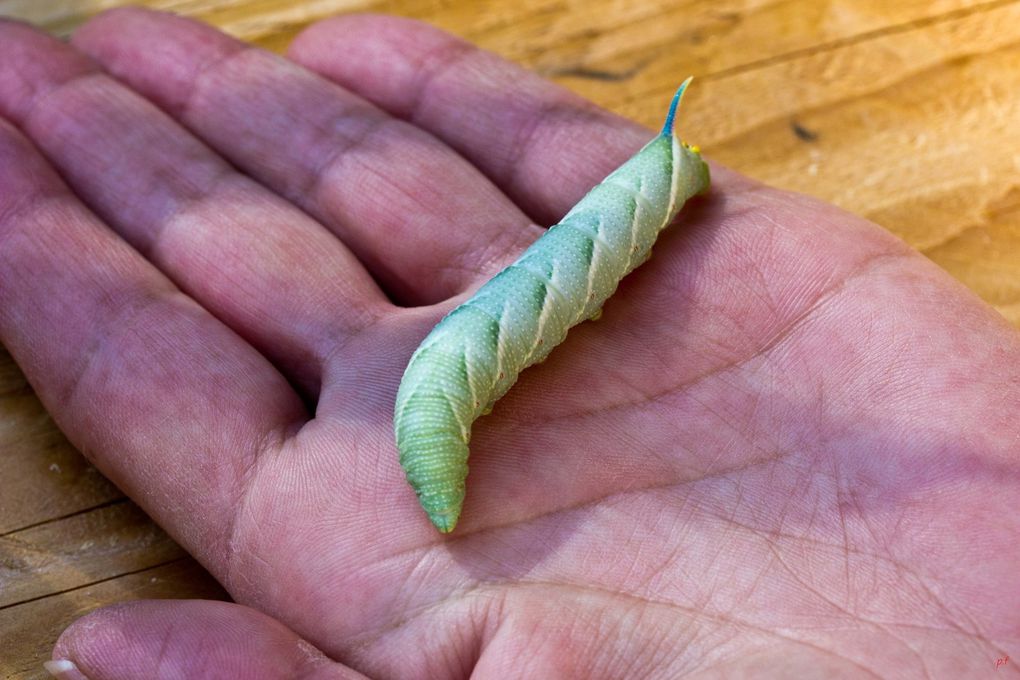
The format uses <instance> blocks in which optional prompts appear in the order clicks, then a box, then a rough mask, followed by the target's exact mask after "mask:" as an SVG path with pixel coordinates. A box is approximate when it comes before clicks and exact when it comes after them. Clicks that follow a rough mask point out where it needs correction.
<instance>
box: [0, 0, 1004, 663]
mask: <svg viewBox="0 0 1020 680" xmlns="http://www.w3.org/2000/svg"><path fill="white" fill-rule="evenodd" d="M123 4H129V3H126V2H122V1H121V0H78V1H74V2H72V1H70V0H0V15H7V16H13V17H19V18H23V19H25V20H28V21H32V22H33V23H36V24H39V25H41V26H44V27H45V28H46V29H47V30H50V31H53V32H54V33H57V34H60V35H66V34H68V33H69V32H70V31H71V30H73V28H74V27H75V26H76V25H78V24H80V23H81V22H82V21H84V20H85V19H87V18H88V17H89V16H91V15H93V14H95V13H96V12H99V11H101V10H103V9H106V8H110V7H115V6H119V5H123ZM132 4H135V3H132ZM140 4H145V5H148V6H150V7H154V8H159V9H167V10H172V11H175V12H178V13H180V14H184V15H187V16H192V17H195V18H197V19H200V20H203V21H206V22H209V23H212V24H214V25H216V26H219V27H221V28H222V29H223V30H225V31H227V32H229V33H231V34H233V35H235V36H238V37H240V38H243V39H245V40H249V41H252V42H254V43H256V44H259V45H261V46H263V47H266V48H268V49H272V50H276V51H282V50H283V49H284V48H285V47H286V45H287V44H288V43H289V42H290V40H291V39H292V38H293V36H294V35H296V34H297V33H298V32H299V31H300V30H301V29H303V28H304V27H305V26H307V25H308V24H310V23H312V22H314V21H316V20H318V19H321V18H324V17H327V16H330V15H333V14H337V13H341V12H348V11H379V12H389V13H394V14H400V15H404V16H409V17H415V18H419V19H423V20H426V21H429V22H431V23H434V24H436V25H438V26H440V27H443V28H445V29H447V30H450V31H452V32H454V33H456V34H458V35H461V36H463V37H465V38H466V39H468V40H471V41H473V42H476V43H478V44H480V45H481V46H483V47H485V48H488V49H491V50H494V51H496V52H498V53H500V54H502V55H504V56H506V57H508V58H510V59H513V60H516V61H518V62H520V63H522V64H524V65H526V66H528V67H530V68H532V69H535V70H537V71H538V72H540V73H542V74H544V75H546V76H548V77H550V78H552V79H554V80H556V81H557V82H560V83H562V84H563V85H565V86H566V87H569V88H571V89H573V90H575V91H577V92H579V93H580V94H582V95H584V96H586V97H588V98H590V99H592V100H594V101H596V102H598V103H599V104H602V105H603V106H606V107H608V108H611V109H613V110H616V111H618V112H620V113H623V114H625V115H628V116H630V117H633V118H635V119H637V120H640V121H642V122H644V123H646V124H648V125H655V124H657V122H658V119H659V117H660V116H661V109H662V105H663V100H664V99H665V98H666V97H668V95H669V93H670V92H672V90H673V88H674V87H675V86H676V83H677V82H678V81H679V80H681V79H682V78H683V77H684V76H686V75H688V74H693V75H694V76H695V77H696V81H695V86H694V87H693V88H692V90H691V92H690V95H689V96H690V101H689V102H688V105H687V106H686V108H685V111H684V112H683V119H682V121H681V130H682V131H683V133H684V136H685V137H686V138H688V139H689V140H690V141H693V142H697V143H699V144H700V145H701V146H702V148H703V149H704V150H705V152H706V154H707V155H709V156H711V157H712V158H714V159H716V160H719V161H721V162H723V163H725V164H726V165H729V166H731V167H733V168H735V169H738V170H740V171H742V172H744V173H746V174H749V175H752V176H754V177H757V178H759V179H761V180H763V181H766V182H768V183H771V184H774V185H778V186H781V187H785V188H788V189H792V190H796V191H801V192H804V193H808V194H812V195H814V196H817V197H819V198H822V199H824V200H827V201H831V202H834V203H837V204H838V205H841V206H843V207H844V208H846V209H848V210H850V211H852V212H856V213H858V214H862V215H865V216H867V217H869V218H871V219H873V220H875V221H876V222H878V223H879V224H881V225H883V226H885V227H886V228H888V229H890V230H892V231H893V232H894V233H896V234H898V235H899V236H901V237H902V238H904V239H905V240H906V241H907V242H909V243H911V244H912V245H914V246H915V247H917V248H919V249H920V250H921V251H922V252H924V253H926V254H927V255H928V256H929V257H931V258H932V259H933V260H934V261H935V262H937V263H939V264H940V265H941V266H943V267H945V268H946V269H947V270H948V271H949V272H950V273H952V274H953V275H954V276H956V277H957V278H959V279H960V280H961V281H963V282H964V283H965V284H966V285H968V286H969V287H970V288H971V289H972V290H974V291H975V292H976V293H977V294H978V295H980V296H982V297H983V298H984V299H985V300H987V301H988V302H989V303H991V304H992V305H993V306H995V308H996V309H998V310H999V311H1000V312H1002V314H1004V315H1005V316H1006V317H1007V318H1008V319H1009V320H1010V321H1011V322H1012V323H1013V324H1015V325H1017V326H1020V180H1018V179H1017V178H1018V177H1020V172H1018V171H1020V135H1017V134H1016V133H1015V129H1014V128H1015V121H1017V120H1020V0H1010V1H1007V0H998V1H991V2H988V1H986V2H978V1H976V0H931V1H927V0H902V1H899V2H894V3H888V2H883V1H880V0H830V1H827V2H816V1H815V0H743V1H739V0H721V1H716V2H713V1H711V0H686V1H677V2H643V1H641V0H588V1H587V2H580V1H577V0H514V1H512V2H511V1H509V0H482V1H478V2H472V3H465V2H452V1H450V0H376V1H372V0H308V1H306V2H293V1H292V0H148V1H147V2H143V3H140ZM2 51H3V46H2V45H0V58H2ZM0 456H2V460H3V480H4V482H5V483H4V484H3V487H2V491H0V677H4V678H36V677H44V675H43V673H42V671H41V667H40V664H41V662H42V660H44V659H45V658H48V654H49V648H50V646H51V645H52V643H53V641H54V640H55V639H56V636H57V635H58V634H59V632H60V630H62V629H63V627H64V626H66V625H67V624H68V623H70V622H71V621H72V620H73V619H74V618H76V617H78V616H80V615H81V614H83V613H85V612H87V611H89V610H90V609H92V608H94V607H97V606H102V605H104V604H108V603H112V602H116V601H119V600H123V599H130V598H138V597H196V596H203V597H225V594H224V593H223V591H222V590H220V589H219V587H218V586H216V584H215V582H214V581H212V579H211V578H210V577H209V576H208V575H207V574H204V572H202V570H201V569H200V567H198V566H197V565H196V564H195V563H194V562H193V561H191V560H190V558H186V557H184V556H183V553H182V552H181V550H180V548H179V547H177V546H176V545H174V544H173V543H172V542H171V541H170V540H169V538H167V537H166V535H165V534H163V532H162V531H160V530H159V529H157V528H156V527H155V526H154V525H152V523H151V522H150V521H149V520H147V519H146V518H145V517H144V516H143V515H142V514H141V513H140V511H138V510H137V508H135V506H134V505H132V504H131V503H130V502H129V501H126V500H124V499H123V497H122V495H121V494H120V493H119V492H118V491H117V490H116V489H115V488H113V486H112V485H110V484H109V483H108V482H106V481H105V480H104V479H103V478H102V476H101V475H99V474H98V473H97V472H96V471H95V470H94V469H93V468H92V467H91V466H89V465H88V464H87V463H86V462H85V461H84V459H82V458H81V456H79V455H78V454H77V453H76V452H75V451H74V449H73V448H72V447H71V446H70V445H69V444H68V443H67V441H66V440H65V439H64V437H63V436H62V435H61V434H60V433H59V431H58V430H57V429H56V428H55V426H54V424H53V422H52V420H51V419H50V417H49V416H48V415H47V414H46V412H45V410H44V409H43V408H42V406H41V405H40V404H39V402H38V400H37V399H36V398H35V396H34V395H33V393H32V390H31V387H30V386H29V385H28V384H27V382H26V381H25V378H24V376H23V375H22V374H21V372H20V371H19V370H18V368H17V367H16V366H15V365H14V363H13V361H12V360H11V359H10V357H9V356H8V355H6V354H5V353H4V352H3V351H2V350H0ZM152 579H155V581H153V580H152Z"/></svg>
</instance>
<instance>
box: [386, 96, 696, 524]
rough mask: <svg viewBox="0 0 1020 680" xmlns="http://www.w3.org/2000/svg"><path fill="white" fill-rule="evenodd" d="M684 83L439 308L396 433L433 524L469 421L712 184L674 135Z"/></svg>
mask: <svg viewBox="0 0 1020 680" xmlns="http://www.w3.org/2000/svg"><path fill="white" fill-rule="evenodd" d="M690 82H691V79H690V78H688V79H687V80H685V81H684V83H683V84H682V85H681V86H680V88H679V89H678V90H677V92H676V94H675V95H674V96H673V100H672V102H671V103H670V107H669V112H668V113H667V114H666V121H665V124H664V125H663V127H662V132H661V133H659V134H658V135H657V136H656V137H655V138H654V139H652V140H651V141H650V142H648V143H647V144H646V145H645V146H644V147H643V148H642V149H641V150H640V151H638V152H637V153H636V154H635V155H634V156H632V157H631V158H630V159H629V160H627V161H626V162H625V163H624V164H623V165H621V166H620V167H619V168H617V169H616V170H614V171H613V172H612V173H610V174H609V176H607V177H606V178H605V179H604V180H603V181H602V182H601V183H599V184H598V185H596V186H595V187H594V188H593V189H592V190H591V191H589V192H588V194H587V195H586V196H585V197H584V198H582V199H581V200H580V202H578V203H577V205H575V206H574V207H573V208H572V209H571V210H570V212H568V213H567V214H566V216H565V217H564V218H563V219H562V220H560V222H559V223H558V224H556V225H554V226H552V227H550V228H549V229H548V230H547V231H546V232H545V233H544V234H543V235H542V236H541V237H539V238H538V239H537V240H536V241H535V242H534V243H533V244H532V245H531V246H530V247H529V248H528V249H527V250H525V251H524V253H523V254H522V255H521V256H520V257H519V258H518V259H517V260H516V261H515V262H513V263H512V264H510V265H509V266H507V267H506V268H505V269H503V270H502V271H500V272H499V273H498V274H496V275H495V276H494V277H492V279H490V280H489V281H488V282H487V283H486V284H485V285H483V286H482V287H481V288H480V289H479V290H478V292H477V293H475V295H474V296H472V297H471V298H470V299H469V300H467V301H466V302H464V303H463V304H461V305H460V306H459V307H457V308H456V309H454V310H453V311H451V312H450V313H449V314H447V315H446V316H445V317H443V319H442V320H441V321H440V322H439V323H438V324H436V326H435V328H433V329H432V331H431V332H430V333H429V334H428V336H427V337H426V338H425V339H424V340H423V341H422V343H421V345H420V346H419V347H418V349H417V350H415V352H414V354H412V355H411V359H410V361H409V362H408V364H407V368H406V369H405V371H404V376H403V378H402V379H401V382H400V388H399V389H398V390H397V399H396V404H395V405H394V412H393V426H394V433H395V435H396V443H397V450H398V451H399V452H400V464H401V466H403V468H404V472H405V473H406V475H407V481H408V482H409V483H410V485H411V487H412V488H413V489H414V491H415V493H416V494H417V495H418V500H419V502H420V503H421V506H422V508H424V510H425V512H426V513H427V514H428V517H429V519H430V520H431V521H432V524H434V525H435V527H436V528H437V529H439V531H441V532H443V533H447V532H450V531H453V529H454V527H455V526H456V525H457V521H458V519H459V518H460V513H461V508H462V506H463V503H464V495H465V482H466V479H467V475H468V465H467V461H468V440H469V439H470V438H471V430H470V428H471V424H472V423H473V422H474V421H475V420H476V419H477V418H478V417H480V416H482V415H485V414H487V413H489V412H490V411H491V409H492V404H493V403H494V402H495V401H496V400H498V399H499V398H500V397H502V396H503V395H504V394H505V393H506V391H507V390H509V389H510V387H511V386H512V385H513V384H514V383H515V382H516V381H517V377H518V375H519V374H520V372H521V371H523V370H524V369H525V368H527V367H528V366H532V365H534V364H537V363H541V362H542V361H544V360H545V358H546V357H547V356H548V355H549V352H551V351H552V350H553V348H555V347H556V345H558V344H559V343H561V342H562V341H563V339H564V338H565V337H566V335H567V331H568V330H569V329H570V327H571V326H573V325H574V324H576V323H579V322H580V321H583V320H585V319H592V320H595V319H597V318H599V316H600V314H601V308H602V304H603V303H604V302H605V301H606V299H607V298H608V297H609V296H610V295H612V294H613V292H614V291H615V290H616V287H617V285H618V284H619V282H620V280H621V279H622V278H623V277H624V276H626V275H627V274H628V273H630V272H631V271H632V270H633V269H634V268H635V267H637V266H638V265H640V264H641V263H642V262H644V261H645V260H646V259H647V258H648V257H649V256H650V255H651V248H652V245H653V244H654V243H655V239H656V238H657V236H658V234H659V232H660V231H662V229H663V228H665V227H666V226H667V225H668V224H669V223H670V222H672V221H673V218H674V217H675V216H676V214H677V212H678V211H679V210H680V208H681V207H682V206H683V204H684V203H685V202H686V201H687V199H689V198H690V197H692V196H694V195H695V194H699V193H701V192H703V191H705V190H707V189H708V186H709V171H708V165H707V164H706V163H705V162H704V161H703V160H702V158H701V154H700V150H699V149H698V147H696V146H688V145H686V144H684V143H683V142H681V141H680V140H679V138H678V137H677V136H676V135H675V134H674V133H673V123H674V118H675V116H676V111H677V107H678V106H679V103H680V100H681V98H682V97H683V93H684V91H685V90H686V89H687V86H688V84H689V83H690ZM639 205H640V206H641V208H640V209H638V207H637V206H639ZM606 251H609V252H606ZM596 253H598V255H597V256H596ZM502 319H513V323H504V322H502V321H500V320H502ZM482 403H484V404H486V406H485V407H484V408H483V407H481V406H480V405H481V404H482Z"/></svg>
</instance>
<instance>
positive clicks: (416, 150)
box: [73, 8, 541, 304]
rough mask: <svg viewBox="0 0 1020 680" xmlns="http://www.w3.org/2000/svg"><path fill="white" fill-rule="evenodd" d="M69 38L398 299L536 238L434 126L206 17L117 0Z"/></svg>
mask: <svg viewBox="0 0 1020 680" xmlns="http://www.w3.org/2000/svg"><path fill="white" fill-rule="evenodd" d="M73 40H74V44H75V45H77V46H78V47H79V48H81V49H82V50H84V51H86V52H87V53H89V54H90V55H92V56H93V57H95V58H96V59H98V60H99V61H100V62H101V63H103V65H104V66H105V67H106V68H107V69H109V70H110V71H111V72H112V73H114V74H116V75H117V76H118V77H119V78H122V79H123V80H125V81H126V82H127V83H129V84H130V85H131V86H132V87H133V88H135V89H136V90H137V91H139V92H141V93H142V94H144V95H145V96H146V97H148V98H150V99H151V100H152V101H154V102H155V103H156V104H158V105H159V106H160V107H162V108H163V109H164V110H166V111H169V112H170V113H171V114H172V115H173V116H175V117H176V118H177V119H178V120H180V121H181V122H182V123H183V124H184V125H186V126H187V127H189V128H190V129H191V130H193V131H194V132H195V133H196V134H198V135H199V136H200V137H202V139H204V140H205V141H206V142H207V143H209V144H210V145H211V146H213V147H214V148H215V149H217V150H218V151H219V152H220V153H221V154H223V155H224V156H225V157H227V158H229V159H230V160H231V161H233V162H234V163H235V164H236V165H238V166H239V167H241V168H242V169H244V170H245V171H246V172H248V173H249V174H250V175H252V176H254V177H257V178H258V179H259V180H261V181H262V182H263V183H264V184H266V185H267V186H269V187H271V188H273V189H274V190H276V191H277V192H278V193H280V194H281V195H283V196H285V197H287V198H289V199H290V200H291V201H293V202H294V203H295V204H297V205H299V206H301V207H302V208H304V209H305V210H306V211H307V212H309V213H311V214H312V215H314V216H315V217H317V218H318V219H319V220H320V221H321V222H322V223H323V224H325V225H327V226H328V227H329V228H331V229H332V230H333V231H334V232H335V233H336V234H338V235H339V236H340V237H341V239H342V240H343V241H344V243H345V244H347V245H348V247H350V248H351V250H352V251H353V252H354V253H355V254H357V255H358V257H359V258H360V259H361V261H362V262H363V263H365V265H366V267H368V269H369V271H371V272H372V273H373V275H374V276H375V278H376V280H378V281H379V282H380V284H381V285H382V286H383V288H384V289H386V290H387V291H388V292H389V293H390V294H391V295H392V296H393V297H394V298H395V299H396V300H398V301H400V302H404V303H407V304H429V303H433V302H438V301H440V300H443V299H446V298H448V297H450V296H452V295H455V294H457V293H461V292H463V291H465V290H466V289H468V288H470V287H471V286H472V285H474V284H475V283H477V282H479V281H480V280H482V279H483V278H484V277H487V276H489V275H491V274H492V273H493V272H494V271H495V270H496V269H497V268H498V267H500V266H502V265H504V264H506V263H507V262H508V260H509V259H510V258H511V257H513V256H516V254H517V253H518V252H519V251H520V250H521V249H522V248H523V246H525V245H527V244H528V243H530V242H531V241H533V240H534V239H535V238H536V237H537V236H538V234H539V233H541V229H540V228H539V227H537V226H535V225H533V224H532V223H531V221H530V220H529V219H528V218H527V217H526V216H525V215H524V214H523V213H522V212H521V211H520V210H519V209H518V208H517V207H516V206H515V205H514V204H513V203H512V202H511V201H510V200H509V199H508V198H506V196H504V195H503V194H502V193H501V192H500V191H499V190H498V189H496V187H495V186H493V185H492V184H491V183H490V182H489V181H488V179H486V178H485V177H484V175H482V174H481V172H479V171H478V170H477V169H476V168H475V167H474V166H473V165H471V164H470V163H468V162H467V161H466V160H464V159H463V158H461V157H460V156H459V155H457V154H456V153H455V152H454V151H452V150H451V149H450V148H449V147H447V146H446V145H444V144H443V143H441V142H440V141H438V140H437V139H435V138H434V137H432V136H431V135H429V134H428V133H426V132H423V131H421V130H419V129H418V128H416V127H414V126H413V125H410V124H408V123H405V122H403V121H400V120H398V119H395V118H392V117H390V116H389V115H388V114H386V113H384V112H382V111H380V110H379V109H377V108H376V107H375V106H373V105H372V104H369V103H368V102H366V101H365V100H363V99H361V98H360V97H358V96H356V95H353V94H351V93H350V92H347V91H346V90H344V89H342V88H340V87H339V86H337V85H335V84H333V83H330V82H329V81H327V80H325V79H324V78H321V77H319V76H317V75H315V74H313V73H311V72H310V71H307V70H305V69H304V68H302V67H300V66H297V65H296V64H294V63H292V62H290V61H288V60H286V59H283V58H280V57H277V56H275V55H272V54H270V53H268V52H265V51H263V50H259V49H254V48H251V47H250V46H247V45H245V44H244V43H241V42H239V41H237V40H235V39H233V38H230V37H228V36H226V35H224V34H222V33H220V32H219V31H217V30H215V29H213V28H211V27H209V26H205V25H203V24H199V23H196V22H194V21H190V20H187V19H183V18H180V17H174V16H171V15H167V14H162V13H158V12H152V11H148V10H142V9H137V8H131V9H121V10H115V11H112V12H108V13H106V14H104V15H101V16H99V17H97V18H96V19H93V20H92V21H91V22H89V23H88V24H86V25H85V26H84V27H82V28H81V29H79V31H78V32H77V33H76V34H75V36H74V39H73ZM464 115H470V112H469V111H465V112H464Z"/></svg>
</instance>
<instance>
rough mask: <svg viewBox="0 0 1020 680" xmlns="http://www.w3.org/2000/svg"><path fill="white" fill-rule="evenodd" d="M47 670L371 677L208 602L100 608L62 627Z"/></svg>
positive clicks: (113, 675) (202, 678) (158, 678)
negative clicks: (62, 629) (65, 628)
mask: <svg viewBox="0 0 1020 680" xmlns="http://www.w3.org/2000/svg"><path fill="white" fill-rule="evenodd" d="M46 670H48V671H49V672H50V674H51V675H53V676H54V677H57V678H60V680H171V679H172V680H178V679H184V678H188V679H191V678H194V679H195V680H213V679H218V678H223V679H224V680H226V679H228V678H229V679H231V680H233V679H235V678H246V679H251V680H278V679H279V678H297V677H300V678H306V679H307V680H353V679H354V678H360V679H362V680H364V676H363V675H361V674H359V673H356V672H355V671H353V670H351V669H349V668H347V667H346V666H342V665H340V664H338V663H336V662H334V661H331V660H330V659H328V658H327V657H326V656H325V655H324V654H323V653H322V652H320V651H319V650H318V649H316V648H315V647H313V646H312V645H311V644H310V643H308V642H306V641H304V640H302V639H301V638H299V637H298V636H297V635H296V634H295V633H294V632H292V631H291V630H290V629H288V628H286V627H285V626H284V625H283V624H281V623H279V622H278V621H276V620H275V619H272V618H270V617H268V616H266V615H265V614H261V613H259V612H257V611H255V610H254V609H249V608H248V607H242V606H241V605H238V604H232V603H228V602H213V601H207V600H143V601H139V602H128V603H125V604H119V605H114V606H112V607H105V608H103V609H98V610H96V611H94V612H92V613H91V614H89V615H88V616H85V617H83V618H81V619H78V620H77V621H75V622H74V623H73V624H71V626H70V627H68V628H67V630H65V631H64V632H63V634H62V635H61V636H60V639H59V640H58V641H57V644H56V647H54V649H53V661H48V662H46Z"/></svg>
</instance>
